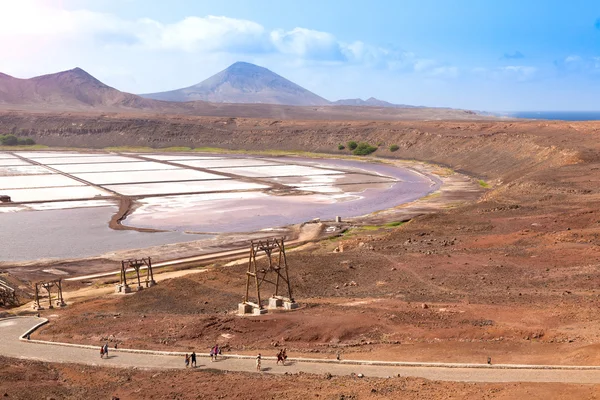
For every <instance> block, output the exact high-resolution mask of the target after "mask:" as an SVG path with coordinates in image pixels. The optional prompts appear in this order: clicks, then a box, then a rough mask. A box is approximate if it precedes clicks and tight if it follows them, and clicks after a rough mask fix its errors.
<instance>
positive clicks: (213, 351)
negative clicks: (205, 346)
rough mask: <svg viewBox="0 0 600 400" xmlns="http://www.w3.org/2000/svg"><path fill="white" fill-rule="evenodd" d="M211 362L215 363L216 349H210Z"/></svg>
mask: <svg viewBox="0 0 600 400" xmlns="http://www.w3.org/2000/svg"><path fill="white" fill-rule="evenodd" d="M210 361H211V362H213V361H215V348H214V347H211V348H210Z"/></svg>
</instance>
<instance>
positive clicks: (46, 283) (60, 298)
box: [33, 279, 67, 310]
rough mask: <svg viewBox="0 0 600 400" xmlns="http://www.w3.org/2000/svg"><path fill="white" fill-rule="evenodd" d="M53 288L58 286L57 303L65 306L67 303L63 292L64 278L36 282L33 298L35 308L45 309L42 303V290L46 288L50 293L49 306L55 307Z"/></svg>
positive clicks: (59, 305)
mask: <svg viewBox="0 0 600 400" xmlns="http://www.w3.org/2000/svg"><path fill="white" fill-rule="evenodd" d="M52 288H56V305H57V306H58V307H64V306H66V305H67V303H65V300H64V298H63V292H62V279H55V280H52V281H44V282H36V284H35V298H34V300H33V308H34V309H36V310H43V309H44V307H43V306H42V305H41V304H40V297H41V293H40V292H41V290H42V289H44V290H46V292H47V293H48V308H49V309H50V308H54V305H53V304H52Z"/></svg>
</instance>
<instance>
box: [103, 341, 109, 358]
mask: <svg viewBox="0 0 600 400" xmlns="http://www.w3.org/2000/svg"><path fill="white" fill-rule="evenodd" d="M104 355H105V356H106V358H108V342H107V343H105V344H104Z"/></svg>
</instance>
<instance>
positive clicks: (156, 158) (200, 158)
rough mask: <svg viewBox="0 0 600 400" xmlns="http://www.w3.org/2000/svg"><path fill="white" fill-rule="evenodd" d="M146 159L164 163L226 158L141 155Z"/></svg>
mask: <svg viewBox="0 0 600 400" xmlns="http://www.w3.org/2000/svg"><path fill="white" fill-rule="evenodd" d="M140 155H141V156H144V157H146V158H152V159H154V160H164V161H177V160H216V159H221V158H226V157H223V156H218V155H216V156H212V157H211V156H196V155H193V154H192V155H176V154H140Z"/></svg>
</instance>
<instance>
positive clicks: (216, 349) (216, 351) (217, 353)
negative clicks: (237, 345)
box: [215, 344, 221, 361]
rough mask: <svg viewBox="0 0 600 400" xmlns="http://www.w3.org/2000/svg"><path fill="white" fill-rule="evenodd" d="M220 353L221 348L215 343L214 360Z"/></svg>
mask: <svg viewBox="0 0 600 400" xmlns="http://www.w3.org/2000/svg"><path fill="white" fill-rule="evenodd" d="M219 354H221V349H220V348H219V345H218V344H215V361H217V356H218V355H219Z"/></svg>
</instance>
